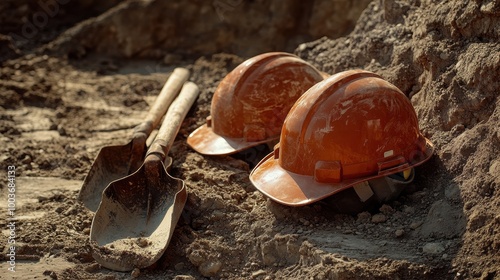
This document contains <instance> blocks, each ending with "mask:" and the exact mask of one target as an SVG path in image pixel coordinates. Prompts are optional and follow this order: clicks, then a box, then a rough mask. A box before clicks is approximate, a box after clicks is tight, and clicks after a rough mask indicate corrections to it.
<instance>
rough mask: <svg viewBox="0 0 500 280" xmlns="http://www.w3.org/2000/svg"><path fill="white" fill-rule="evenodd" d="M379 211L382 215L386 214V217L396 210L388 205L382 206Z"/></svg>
mask: <svg viewBox="0 0 500 280" xmlns="http://www.w3.org/2000/svg"><path fill="white" fill-rule="evenodd" d="M379 210H380V212H381V213H384V214H386V215H387V214H390V213H393V212H394V209H393V208H392V207H391V206H390V205H387V204H384V205H382V207H380V209H379Z"/></svg>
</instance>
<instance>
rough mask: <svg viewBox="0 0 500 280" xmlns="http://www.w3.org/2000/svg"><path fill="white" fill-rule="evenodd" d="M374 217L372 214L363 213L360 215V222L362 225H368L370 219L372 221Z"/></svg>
mask: <svg viewBox="0 0 500 280" xmlns="http://www.w3.org/2000/svg"><path fill="white" fill-rule="evenodd" d="M371 217H372V215H371V214H370V212H366V211H365V212H361V213H359V214H358V220H357V221H358V222H360V223H366V222H368V221H369V220H370V219H371Z"/></svg>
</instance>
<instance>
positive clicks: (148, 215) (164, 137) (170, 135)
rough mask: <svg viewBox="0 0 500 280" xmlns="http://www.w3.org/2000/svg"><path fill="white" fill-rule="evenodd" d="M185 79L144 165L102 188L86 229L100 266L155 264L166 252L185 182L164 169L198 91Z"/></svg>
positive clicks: (184, 196)
mask: <svg viewBox="0 0 500 280" xmlns="http://www.w3.org/2000/svg"><path fill="white" fill-rule="evenodd" d="M198 91H199V90H198V87H197V86H196V85H195V84H194V83H192V82H186V84H185V85H184V87H183V88H182V90H181V93H180V94H179V96H178V97H177V99H176V100H175V101H174V102H173V103H172V105H171V106H170V108H169V109H168V111H167V114H166V116H165V120H164V121H163V124H162V126H161V128H160V130H159V131H158V135H157V136H156V139H155V140H154V142H153V143H152V144H151V146H150V148H149V149H148V152H147V154H146V158H145V160H144V163H143V164H142V166H141V167H140V168H139V170H137V171H136V172H134V173H133V174H131V175H129V176H127V177H125V178H123V179H120V180H116V181H114V182H112V183H111V184H109V186H108V187H107V188H106V189H105V190H104V192H103V195H102V201H101V204H100V205H99V208H98V209H97V212H96V213H95V216H94V220H93V221H92V228H91V231H90V243H91V247H92V255H93V257H94V259H95V260H96V261H97V262H98V263H99V264H101V265H102V266H104V267H107V268H109V269H112V270H117V271H130V270H132V269H134V268H144V267H148V266H150V265H152V264H154V263H155V262H156V261H157V260H158V259H159V258H160V257H161V256H162V255H163V253H164V252H165V250H166V248H167V246H168V243H169V241H170V238H171V237H172V234H173V232H174V229H175V226H176V224H177V221H178V220H179V217H180V215H181V212H182V210H183V208H184V204H185V203H186V199H187V193H186V188H185V186H184V181H182V180H181V179H178V178H173V177H172V176H170V175H169V174H168V173H167V170H166V165H165V164H164V161H165V160H167V162H168V163H167V167H168V165H169V163H170V162H171V160H170V158H169V157H167V154H168V151H169V149H170V147H171V146H172V143H173V142H174V139H175V135H176V134H177V132H178V131H179V127H180V125H181V123H182V121H183V119H184V117H185V116H186V114H187V112H188V111H189V108H190V107H191V106H192V104H193V103H194V101H195V99H196V98H197V96H198Z"/></svg>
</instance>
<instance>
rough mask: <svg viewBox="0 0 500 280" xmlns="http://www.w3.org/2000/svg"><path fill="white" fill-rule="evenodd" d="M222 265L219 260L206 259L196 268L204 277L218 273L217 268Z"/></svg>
mask: <svg viewBox="0 0 500 280" xmlns="http://www.w3.org/2000/svg"><path fill="white" fill-rule="evenodd" d="M221 267H222V263H221V262H220V261H207V262H204V263H202V264H201V265H200V267H199V268H198V270H199V271H200V273H201V274H202V275H203V276H205V277H210V276H216V275H217V273H219V270H220V269H221Z"/></svg>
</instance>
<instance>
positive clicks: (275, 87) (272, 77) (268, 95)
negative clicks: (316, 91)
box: [187, 52, 323, 155]
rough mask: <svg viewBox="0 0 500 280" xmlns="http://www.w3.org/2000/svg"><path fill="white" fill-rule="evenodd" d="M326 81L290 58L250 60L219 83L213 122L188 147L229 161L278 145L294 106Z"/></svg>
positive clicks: (269, 56)
mask: <svg viewBox="0 0 500 280" xmlns="http://www.w3.org/2000/svg"><path fill="white" fill-rule="evenodd" d="M322 80H323V76H322V73H321V72H320V71H318V70H317V69H316V68H315V67H313V66H312V65H310V64H309V63H307V62H305V61H304V60H302V59H300V58H299V57H297V56H295V55H292V54H289V53H283V52H271V53H265V54H261V55H258V56H255V57H253V58H250V59H248V60H246V61H244V62H243V63H242V64H240V65H239V66H237V67H236V68H235V69H234V70H233V71H231V72H230V73H229V74H228V75H227V76H226V77H224V79H223V80H222V81H221V82H220V84H219V86H218V87H217V89H216V91H215V93H214V96H213V98H212V106H211V112H210V113H211V116H209V117H208V118H207V123H206V124H204V125H203V126H201V127H199V128H198V129H196V130H195V131H194V132H193V133H191V135H189V137H188V139H187V143H188V144H189V146H191V148H193V149H194V150H195V151H197V152H199V153H201V154H206V155H227V154H232V153H236V152H239V151H242V150H244V149H246V148H250V147H253V146H257V145H259V144H262V143H266V142H269V141H272V140H277V139H279V136H280V132H281V127H282V125H283V121H284V120H285V117H286V115H287V114H288V111H289V110H290V108H291V107H292V106H293V104H294V103H295V101H297V99H298V98H299V97H300V96H301V95H302V94H303V93H304V92H305V91H307V90H308V89H309V88H310V87H311V86H313V85H314V84H316V83H317V82H319V81H322Z"/></svg>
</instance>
